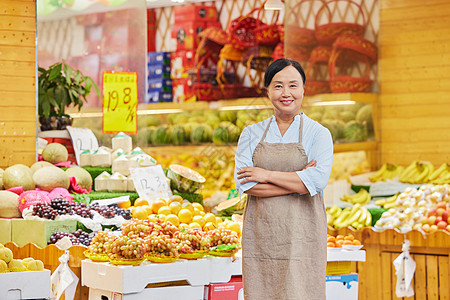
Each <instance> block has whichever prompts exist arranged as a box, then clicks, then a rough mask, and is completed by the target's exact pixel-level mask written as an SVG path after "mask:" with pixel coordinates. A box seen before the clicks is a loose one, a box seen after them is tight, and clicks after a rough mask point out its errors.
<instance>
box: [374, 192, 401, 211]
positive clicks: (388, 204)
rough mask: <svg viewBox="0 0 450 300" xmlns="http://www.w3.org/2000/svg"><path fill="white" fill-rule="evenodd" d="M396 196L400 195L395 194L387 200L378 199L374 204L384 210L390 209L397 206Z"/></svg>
mask: <svg viewBox="0 0 450 300" xmlns="http://www.w3.org/2000/svg"><path fill="white" fill-rule="evenodd" d="M398 195H400V193H397V194H395V195H393V196H391V197H387V198H383V199H378V200H376V201H375V202H374V204H375V205H378V206H380V207H381V208H384V209H390V208H393V207H395V206H396V205H397V197H398Z"/></svg>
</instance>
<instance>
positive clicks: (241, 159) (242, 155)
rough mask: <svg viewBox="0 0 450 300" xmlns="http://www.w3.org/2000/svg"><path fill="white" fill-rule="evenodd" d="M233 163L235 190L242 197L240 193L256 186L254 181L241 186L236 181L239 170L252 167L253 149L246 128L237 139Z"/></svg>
mask: <svg viewBox="0 0 450 300" xmlns="http://www.w3.org/2000/svg"><path fill="white" fill-rule="evenodd" d="M234 163H235V167H234V183H235V185H236V189H237V190H238V192H239V195H242V193H244V192H245V191H247V190H249V189H251V188H252V187H254V186H255V185H256V184H257V182H256V181H249V182H246V183H244V184H241V183H240V182H239V180H238V179H237V176H238V175H237V172H238V171H239V170H241V168H243V167H253V149H252V145H251V135H250V131H249V130H248V128H247V127H246V128H244V130H243V131H242V133H241V136H240V137H239V142H238V145H237V148H236V153H235V156H234ZM241 180H243V179H241Z"/></svg>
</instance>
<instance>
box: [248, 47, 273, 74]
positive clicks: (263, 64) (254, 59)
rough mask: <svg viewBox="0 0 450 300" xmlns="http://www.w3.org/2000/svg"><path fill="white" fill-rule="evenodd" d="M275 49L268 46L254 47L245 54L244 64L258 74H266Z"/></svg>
mask: <svg viewBox="0 0 450 300" xmlns="http://www.w3.org/2000/svg"><path fill="white" fill-rule="evenodd" d="M272 53H273V48H271V47H267V46H254V47H250V48H248V49H246V50H245V51H244V53H243V57H242V63H243V64H244V65H245V66H247V65H248V63H249V62H250V68H251V69H253V70H256V71H258V72H265V71H266V69H267V67H268V66H269V65H270V62H271V61H272Z"/></svg>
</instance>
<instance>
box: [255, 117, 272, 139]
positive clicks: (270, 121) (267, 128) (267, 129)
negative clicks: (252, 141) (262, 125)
mask: <svg viewBox="0 0 450 300" xmlns="http://www.w3.org/2000/svg"><path fill="white" fill-rule="evenodd" d="M273 118H275V116H273V117H272V118H270V120H269V124H267V127H266V130H265V131H264V134H263V136H262V138H261V140H260V141H259V142H260V143H261V142H264V139H265V138H266V135H267V131H269V127H270V123H272V119H273Z"/></svg>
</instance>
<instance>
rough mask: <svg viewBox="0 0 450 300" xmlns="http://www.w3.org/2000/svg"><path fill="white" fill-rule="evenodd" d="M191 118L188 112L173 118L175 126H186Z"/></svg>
mask: <svg viewBox="0 0 450 300" xmlns="http://www.w3.org/2000/svg"><path fill="white" fill-rule="evenodd" d="M190 118H191V115H190V114H189V113H187V112H182V113H179V114H176V115H175V117H174V118H173V123H171V124H173V125H180V124H184V123H187V122H188V121H189V119H190Z"/></svg>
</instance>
